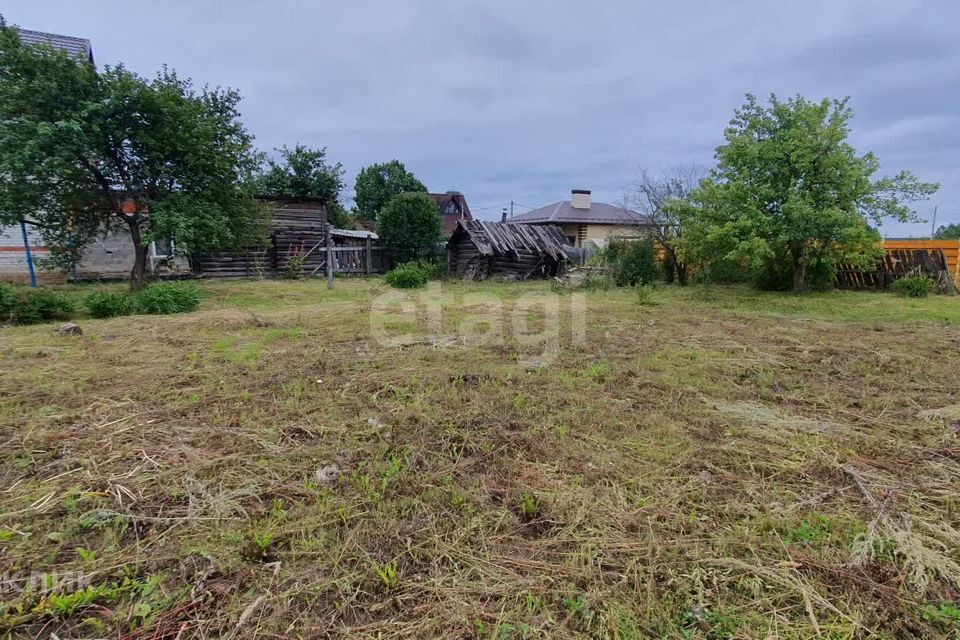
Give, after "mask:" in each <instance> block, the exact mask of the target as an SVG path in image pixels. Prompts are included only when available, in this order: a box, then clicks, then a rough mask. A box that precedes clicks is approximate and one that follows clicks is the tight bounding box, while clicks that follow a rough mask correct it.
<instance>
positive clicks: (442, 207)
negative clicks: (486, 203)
mask: <svg viewBox="0 0 960 640" xmlns="http://www.w3.org/2000/svg"><path fill="white" fill-rule="evenodd" d="M427 195H429V196H430V197H431V198H432V199H433V201H434V202H436V203H437V209H439V211H440V218H441V219H442V220H443V235H445V236H448V237H449V236H450V234H451V233H453V230H454V229H456V228H457V221H458V220H473V215H472V214H471V213H470V205H468V204H467V199H466V198H464V197H463V194H462V193H460V192H459V191H447V192H446V193H428V194H427Z"/></svg>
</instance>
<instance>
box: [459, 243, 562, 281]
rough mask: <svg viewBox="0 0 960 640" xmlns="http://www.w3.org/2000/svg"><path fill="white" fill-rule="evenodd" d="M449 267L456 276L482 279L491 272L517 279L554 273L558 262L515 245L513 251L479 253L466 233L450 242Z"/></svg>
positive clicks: (467, 278)
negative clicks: (507, 252) (514, 250)
mask: <svg viewBox="0 0 960 640" xmlns="http://www.w3.org/2000/svg"><path fill="white" fill-rule="evenodd" d="M449 261H450V262H449V270H450V272H451V273H452V274H453V275H454V276H456V277H457V278H462V279H465V280H482V279H484V278H488V277H490V276H492V275H509V276H512V277H515V278H517V279H519V280H525V279H527V278H538V277H547V276H551V275H556V274H557V271H558V267H559V265H558V262H557V260H556V259H554V258H553V257H551V256H545V255H538V254H536V253H534V252H532V251H529V250H525V249H518V250H517V253H516V254H515V255H507V254H495V255H492V256H488V255H483V254H482V253H481V252H480V250H479V249H478V248H477V246H476V245H475V244H473V242H471V241H470V239H469V237H467V236H463V237H461V238H458V239H457V241H456V242H452V243H451V246H450V248H449Z"/></svg>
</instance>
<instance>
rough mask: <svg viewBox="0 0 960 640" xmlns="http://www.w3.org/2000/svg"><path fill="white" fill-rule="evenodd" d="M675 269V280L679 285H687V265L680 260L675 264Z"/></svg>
mask: <svg viewBox="0 0 960 640" xmlns="http://www.w3.org/2000/svg"><path fill="white" fill-rule="evenodd" d="M676 269H677V282H678V283H679V284H680V286H681V287H685V286H687V265H685V264H683V263H682V262H678V263H677V264H676Z"/></svg>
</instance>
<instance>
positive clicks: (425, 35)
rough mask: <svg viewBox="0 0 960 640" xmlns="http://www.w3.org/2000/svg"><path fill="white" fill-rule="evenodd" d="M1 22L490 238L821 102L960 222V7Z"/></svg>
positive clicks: (395, 6)
mask: <svg viewBox="0 0 960 640" xmlns="http://www.w3.org/2000/svg"><path fill="white" fill-rule="evenodd" d="M734 4H735V5H736V8H733V6H732V5H734ZM787 5H793V7H788V6H787ZM0 13H2V14H3V15H4V16H5V17H6V18H7V21H8V22H9V23H12V24H16V25H19V26H22V27H24V28H28V29H35V30H39V31H52V32H56V33H63V34H67V35H75V36H81V37H86V38H89V39H90V40H91V41H92V43H93V50H94V56H95V58H96V62H97V64H98V65H100V66H102V65H104V64H113V63H116V62H118V61H122V62H123V63H124V64H126V65H127V66H128V67H130V68H131V69H133V70H135V71H138V72H140V73H143V74H149V75H152V74H153V73H154V72H155V71H156V70H157V69H158V68H159V67H160V66H161V65H162V64H164V63H166V64H168V65H170V66H172V67H173V68H175V69H176V70H177V71H178V72H179V73H180V74H181V75H185V76H190V77H192V78H193V79H194V80H195V81H196V82H197V83H198V84H203V83H209V84H212V85H223V86H231V87H235V88H237V89H239V90H240V92H241V93H242V95H243V97H244V101H243V104H242V109H243V117H244V121H245V122H246V124H247V126H248V128H249V129H250V131H251V132H252V133H253V134H254V135H255V136H256V139H257V144H258V146H260V147H261V148H264V149H270V148H273V147H276V146H279V145H281V144H289V145H293V144H295V143H297V142H301V143H304V144H307V145H310V146H326V147H327V148H328V154H329V156H330V158H331V159H333V160H335V161H341V162H343V164H344V166H345V167H346V169H347V181H348V183H349V184H350V188H348V192H351V191H352V184H353V178H354V176H355V174H356V171H357V170H358V169H359V168H360V167H361V166H364V165H366V164H370V163H373V162H379V161H386V160H390V159H392V158H398V159H400V160H402V161H403V162H404V163H405V164H406V165H407V167H408V168H409V169H411V170H412V171H414V173H416V175H417V176H418V177H419V178H420V179H421V180H422V181H423V182H424V183H425V184H426V185H427V186H428V187H429V188H430V190H431V191H445V190H448V189H457V190H459V191H462V192H463V193H464V194H465V195H466V197H467V200H468V202H469V203H470V205H471V208H472V209H473V210H474V212H475V214H476V215H477V216H478V217H485V218H496V217H498V216H499V211H500V209H501V208H502V207H504V206H506V204H507V203H508V202H509V201H510V200H511V199H512V200H514V201H516V202H517V203H520V204H519V205H518V206H517V208H516V211H517V212H518V213H519V212H522V211H525V210H526V209H525V207H539V206H542V205H544V204H548V203H550V202H555V201H557V200H563V199H568V198H569V191H570V189H571V188H581V189H592V190H593V193H594V199H596V200H601V201H606V202H614V203H615V202H618V201H619V200H620V198H621V194H622V192H623V189H624V188H626V187H628V186H629V184H630V182H631V180H632V179H633V176H634V174H635V172H636V168H637V167H638V166H640V165H643V166H645V167H648V168H649V169H652V170H658V169H660V168H663V167H668V166H670V165H676V164H684V163H698V164H701V165H704V166H709V165H710V164H711V163H712V159H713V150H714V148H715V147H716V145H717V144H718V143H719V142H720V140H721V136H722V132H723V128H724V126H725V125H726V123H727V122H728V121H729V119H730V117H731V115H732V112H733V109H734V108H735V107H737V106H738V105H740V104H741V103H742V102H743V96H744V94H745V93H747V92H750V93H754V94H757V95H759V96H767V95H768V94H769V93H771V92H775V93H777V94H778V95H781V96H783V97H786V96H788V95H791V94H796V93H800V94H802V95H804V96H806V97H808V98H811V99H819V98H822V97H842V96H850V97H851V99H852V106H853V108H854V111H855V116H854V121H853V133H852V142H853V144H854V146H855V147H856V148H857V149H858V150H860V151H867V150H873V151H874V152H876V154H877V155H878V156H879V158H880V161H881V163H882V171H883V172H884V173H893V172H895V171H897V170H900V169H909V170H911V171H913V172H914V173H916V174H917V175H918V177H920V178H921V179H924V180H931V181H937V182H940V183H941V185H942V186H941V190H940V192H939V193H938V194H937V195H936V196H934V198H933V199H932V200H930V201H928V202H921V203H917V205H916V208H917V211H918V212H919V213H920V215H921V216H922V217H924V218H927V219H929V218H930V216H931V215H932V212H933V208H934V205H938V206H939V213H938V218H937V222H938V225H939V223H940V222H943V223H946V222H960V109H958V102H960V39H958V38H957V35H956V31H957V28H958V27H960V4H956V3H954V2H949V1H944V2H922V1H919V0H917V1H911V0H898V1H892V2H890V1H883V0H865V1H863V2H854V1H849V2H846V1H844V0H833V1H831V2H818V1H812V0H804V2H802V3H801V2H790V3H788V2H771V1H770V0H758V1H755V2H737V3H728V2H723V3H720V2H708V1H706V0H704V1H703V2H696V3H694V2H677V1H674V2H671V3H654V2H637V1H636V0H600V1H595V2H585V1H584V0H576V1H574V2H567V1H561V0H543V1H533V0H506V1H502V0H480V1H476V2H474V1H459V0H437V1H426V0H423V1H413V0H409V1H406V0H396V1H387V0H383V1H381V2H364V1H363V0H352V1H349V2H346V1H345V2H336V1H334V0H326V1H324V2H310V1H307V0H300V1H292V0H288V1H283V0H274V1H273V2H252V1H242V0H231V1H226V0H224V1H222V2H215V1H204V0H192V1H189V2H187V1H182V2H162V1H157V2H150V3H145V2H132V1H130V0H123V1H113V0H99V1H96V0H89V1H83V0H70V1H66V0H64V1H53V0H51V1H44V0H30V1H27V0H0ZM348 195H349V193H348ZM929 228H930V225H929V224H923V225H898V224H889V225H887V226H886V227H885V229H884V231H885V233H886V234H887V235H889V236H896V235H923V234H927V233H929Z"/></svg>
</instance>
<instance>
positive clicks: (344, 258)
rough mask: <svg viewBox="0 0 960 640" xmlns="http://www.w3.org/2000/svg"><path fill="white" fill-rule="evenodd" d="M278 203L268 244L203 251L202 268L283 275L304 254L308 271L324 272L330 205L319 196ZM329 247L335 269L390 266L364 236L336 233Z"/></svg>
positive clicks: (215, 272) (235, 274)
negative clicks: (304, 200)
mask: <svg viewBox="0 0 960 640" xmlns="http://www.w3.org/2000/svg"><path fill="white" fill-rule="evenodd" d="M274 206H275V208H274V211H273V218H272V221H271V223H270V227H269V229H268V232H267V235H268V237H269V243H268V244H267V245H266V246H258V247H251V248H249V249H247V250H246V251H236V252H218V253H208V254H203V255H201V256H200V259H199V270H200V274H201V275H202V276H206V277H213V278H254V277H275V276H282V275H284V274H286V273H288V271H289V267H290V262H291V260H293V259H294V258H295V257H297V256H302V258H303V260H302V270H303V274H304V275H305V276H311V275H315V276H323V275H325V271H326V269H325V265H326V256H327V249H326V245H325V242H326V233H327V211H326V207H324V206H323V205H322V204H321V203H319V202H306V203H305V202H293V201H291V202H277V203H275V204H274ZM330 253H331V254H332V255H333V271H334V273H345V274H355V275H359V274H367V273H384V272H385V271H387V270H389V268H390V261H389V260H388V258H387V256H386V252H385V251H384V249H383V248H382V247H379V246H375V245H372V244H371V243H369V242H367V240H366V239H365V238H338V239H337V241H336V243H335V246H334V247H333V249H332V250H331V251H330ZM368 254H369V258H368Z"/></svg>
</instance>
